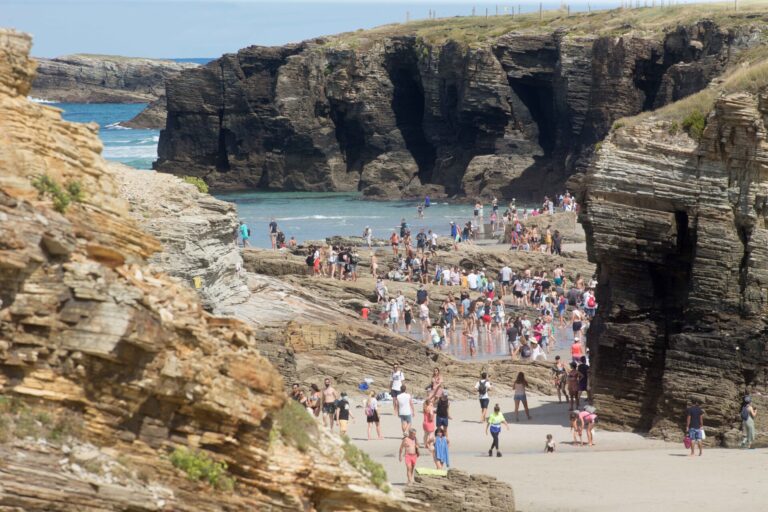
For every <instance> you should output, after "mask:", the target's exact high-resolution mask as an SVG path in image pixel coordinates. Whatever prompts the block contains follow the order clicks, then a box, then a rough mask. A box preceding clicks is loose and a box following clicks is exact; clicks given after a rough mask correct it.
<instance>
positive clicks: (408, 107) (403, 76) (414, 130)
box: [386, 52, 437, 183]
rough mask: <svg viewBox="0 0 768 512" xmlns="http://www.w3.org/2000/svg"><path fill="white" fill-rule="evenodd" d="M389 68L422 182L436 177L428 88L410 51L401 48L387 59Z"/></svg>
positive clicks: (400, 121)
mask: <svg viewBox="0 0 768 512" xmlns="http://www.w3.org/2000/svg"><path fill="white" fill-rule="evenodd" d="M386 67H387V72H388V73H389V79H390V81H391V82H392V86H393V87H394V91H393V93H392V111H393V112H394V114H395V122H396V124H397V128H398V129H399V130H400V134H401V135H402V136H403V140H404V141H405V147H406V148H407V149H408V151H409V152H410V153H411V156H413V159H414V160H415V161H416V165H417V166H418V168H419V179H420V180H421V182H422V183H430V182H431V181H432V171H433V169H434V167H435V159H436V157H437V153H436V151H435V147H434V146H433V145H432V144H431V143H430V141H429V139H428V138H427V135H426V133H424V126H423V122H424V89H423V88H422V85H421V78H420V75H419V70H418V67H417V64H416V60H415V56H413V55H412V54H411V53H410V52H408V53H406V52H399V53H397V54H393V55H391V56H390V57H389V58H388V59H387V66H386Z"/></svg>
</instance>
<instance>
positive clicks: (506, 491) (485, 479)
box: [405, 469, 515, 512]
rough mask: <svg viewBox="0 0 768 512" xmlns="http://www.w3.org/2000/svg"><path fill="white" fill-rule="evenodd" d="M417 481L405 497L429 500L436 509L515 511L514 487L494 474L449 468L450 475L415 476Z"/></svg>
mask: <svg viewBox="0 0 768 512" xmlns="http://www.w3.org/2000/svg"><path fill="white" fill-rule="evenodd" d="M415 481H416V482H415V483H414V484H413V485H409V486H408V487H407V488H406V490H405V494H406V496H409V497H411V498H414V499H417V500H419V501H423V502H425V503H429V504H430V506H431V508H432V509H433V510H461V511H462V512H485V511H487V510H498V511H499V512H515V494H514V493H513V492H512V487H510V486H509V484H506V483H504V482H499V481H498V480H496V479H495V478H493V477H491V476H486V475H470V474H468V473H465V472H463V471H459V470H457V469H449V470H448V475H447V476H444V477H442V476H425V475H416V477H415Z"/></svg>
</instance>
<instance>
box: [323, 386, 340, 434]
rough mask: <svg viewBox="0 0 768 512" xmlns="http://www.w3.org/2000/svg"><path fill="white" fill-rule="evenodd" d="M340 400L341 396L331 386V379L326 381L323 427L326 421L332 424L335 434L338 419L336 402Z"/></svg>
mask: <svg viewBox="0 0 768 512" xmlns="http://www.w3.org/2000/svg"><path fill="white" fill-rule="evenodd" d="M338 399H339V395H338V394H337V393H336V390H335V389H333V387H332V386H331V379H329V378H327V377H326V379H325V389H323V426H325V425H326V421H328V422H329V423H330V429H331V432H333V422H334V420H335V418H336V400H338Z"/></svg>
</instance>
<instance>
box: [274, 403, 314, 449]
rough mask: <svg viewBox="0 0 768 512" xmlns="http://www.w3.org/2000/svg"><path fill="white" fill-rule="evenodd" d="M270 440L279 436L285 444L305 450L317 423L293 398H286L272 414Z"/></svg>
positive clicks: (310, 441) (309, 443)
mask: <svg viewBox="0 0 768 512" xmlns="http://www.w3.org/2000/svg"><path fill="white" fill-rule="evenodd" d="M272 420H273V424H272V430H271V431H270V433H269V435H270V442H272V441H274V440H275V438H276V437H278V436H279V437H280V438H281V439H282V440H283V442H285V443H286V444H291V445H293V446H295V447H296V448H297V449H298V450H299V451H300V452H306V451H307V450H309V447H310V446H312V436H313V435H314V434H317V423H315V420H314V418H312V416H310V415H309V413H308V412H307V410H306V409H305V408H304V407H302V406H301V405H300V404H299V403H298V402H296V401H295V400H288V401H287V402H286V404H285V405H284V406H283V408H282V409H280V410H278V411H277V412H276V413H275V414H274V415H273V418H272Z"/></svg>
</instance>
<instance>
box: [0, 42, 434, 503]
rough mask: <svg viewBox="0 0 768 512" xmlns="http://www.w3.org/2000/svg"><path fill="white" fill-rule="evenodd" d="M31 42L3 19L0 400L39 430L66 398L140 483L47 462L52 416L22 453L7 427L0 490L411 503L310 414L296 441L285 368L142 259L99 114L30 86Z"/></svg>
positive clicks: (152, 498) (150, 242)
mask: <svg viewBox="0 0 768 512" xmlns="http://www.w3.org/2000/svg"><path fill="white" fill-rule="evenodd" d="M30 46H31V40H30V38H29V37H28V36H26V35H23V34H20V33H17V32H13V31H5V30H3V31H0V133H1V134H2V135H1V136H0V168H1V169H2V170H3V171H2V173H0V220H2V222H0V299H1V300H2V304H1V305H0V391H1V392H2V394H3V395H6V396H8V395H10V396H11V397H12V399H6V400H3V403H4V404H7V403H9V402H10V403H16V404H17V406H15V407H17V411H23V410H26V409H27V408H28V407H30V406H31V405H32V404H34V406H35V407H44V408H45V409H44V410H45V414H46V416H42V415H40V416H35V417H34V419H32V420H31V422H30V421H27V425H32V426H33V427H34V428H36V429H39V428H42V426H45V425H50V421H51V419H50V418H51V415H55V416H57V417H58V416H59V415H76V416H77V417H78V418H79V423H80V425H81V426H80V428H78V431H79V433H78V434H77V435H78V437H79V438H80V439H79V440H78V441H77V445H76V446H77V447H83V446H89V445H92V446H95V447H96V448H97V450H96V453H95V454H93V456H90V455H88V456H87V460H91V461H93V460H95V461H96V462H97V463H98V464H99V465H101V464H102V461H104V462H103V464H107V465H109V464H111V462H109V461H110V460H115V461H116V462H120V460H123V461H127V462H132V463H133V464H134V465H135V466H136V467H139V468H141V469H142V470H143V471H144V472H145V473H144V477H143V478H142V479H139V480H140V482H141V484H139V483H136V482H134V483H133V484H130V483H126V484H125V485H121V484H120V483H119V482H117V483H116V482H115V481H114V480H113V481H111V482H110V481H108V480H105V479H103V478H102V479H100V480H99V479H95V478H92V477H91V476H89V475H87V474H85V473H89V472H90V471H91V470H88V471H84V470H83V466H80V465H79V464H78V465H77V466H78V467H80V469H79V470H76V469H75V467H74V466H75V465H74V464H72V463H70V462H68V461H67V460H63V461H62V460H61V459H59V458H58V457H57V459H56V460H58V462H54V459H53V458H52V457H51V456H50V455H51V454H53V455H54V456H55V455H58V454H59V453H62V454H64V453H66V450H64V447H63V446H60V447H51V443H54V444H55V446H59V444H60V442H61V441H60V439H61V437H60V436H61V435H62V432H61V431H59V434H58V435H57V439H59V441H55V440H54V439H53V438H51V439H49V440H48V441H50V443H49V442H48V441H39V440H34V442H33V443H32V444H34V447H33V448H32V449H31V450H32V453H31V454H28V453H27V452H28V451H29V450H30V449H29V447H23V446H18V445H17V444H15V442H10V443H9V444H6V445H4V446H3V448H2V450H0V451H1V452H2V455H3V460H4V467H3V469H2V472H3V474H4V475H6V473H7V472H12V473H13V475H12V476H10V477H6V478H4V484H3V492H2V494H0V507H2V508H13V509H21V510H63V511H71V510H82V509H83V508H84V507H86V505H85V504H84V503H85V502H87V505H88V507H87V508H93V509H96V508H98V509H99V510H127V509H131V510H156V509H163V510H188V511H192V510H276V509H280V510H298V509H301V510H305V509H315V510H319V511H321V510H325V511H328V510H371V511H373V510H386V511H396V510H413V509H414V508H418V507H419V506H420V505H419V504H418V503H414V502H412V501H411V502H409V501H404V500H403V499H402V498H401V497H398V496H397V493H396V492H393V493H390V494H387V493H385V492H383V491H381V490H379V489H377V488H375V487H374V486H373V485H372V484H371V483H370V481H369V479H368V478H367V477H366V475H365V474H364V473H362V472H361V471H360V470H359V469H356V468H355V467H354V466H352V465H351V463H350V462H348V461H347V459H345V457H344V452H343V449H342V446H341V441H340V440H338V439H334V438H331V437H330V436H329V435H327V434H323V433H322V432H318V431H315V430H314V429H312V428H309V427H308V428H307V433H308V435H309V436H310V438H309V439H310V441H311V442H310V443H309V445H308V446H304V447H303V448H301V449H300V448H299V447H298V446H297V445H296V443H295V442H293V441H291V439H290V437H286V436H285V435H284V434H282V433H280V431H279V429H276V427H278V426H279V425H280V419H279V415H280V411H282V410H283V406H284V402H285V400H286V399H285V394H284V392H283V381H282V379H281V377H280V376H279V375H278V373H277V372H276V371H275V369H274V367H273V366H272V365H270V364H269V363H268V362H267V360H266V359H264V358H263V357H262V356H261V355H260V354H259V352H258V349H257V344H258V342H257V340H256V338H255V332H254V331H253V330H252V329H251V328H249V327H248V326H247V325H246V324H244V323H242V322H240V321H237V320H235V319H232V318H222V317H216V316H212V315H210V314H208V313H206V312H205V311H204V310H203V308H202V306H201V304H200V301H199V299H198V297H197V295H196V294H195V292H194V291H193V290H192V289H190V288H188V287H185V286H181V285H180V284H179V283H178V281H177V280H175V279H173V278H169V277H167V276H166V275H164V274H162V273H160V272H157V271H155V270H153V269H152V268H151V267H150V266H149V265H148V264H147V258H148V257H149V256H150V255H151V254H152V253H154V252H156V251H157V250H159V249H160V244H159V243H158V241H157V240H156V239H154V238H153V237H152V236H150V235H148V234H146V233H145V232H144V231H142V230H141V229H139V227H138V225H137V224H136V222H135V221H134V220H133V219H132V218H131V216H130V214H129V211H128V205H127V203H126V202H125V201H124V200H122V199H120V198H119V197H118V194H117V191H118V183H117V180H116V178H115V175H114V173H113V171H111V170H110V169H109V168H108V167H107V165H106V163H105V161H104V160H103V159H102V158H101V156H100V154H99V153H100V151H101V143H100V142H99V140H98V137H97V133H96V127H95V126H93V125H78V124H71V123H66V122H63V121H62V120H61V117H60V115H61V114H60V111H59V110H58V109H53V108H49V107H45V106H43V105H39V104H34V103H31V102H29V101H27V99H26V96H27V94H28V93H29V89H30V87H31V82H32V76H33V74H34V64H33V62H32V61H31V60H30V59H29V58H28V51H29V48H30ZM36 175H46V176H47V177H48V178H49V179H50V180H51V182H52V183H55V184H59V185H68V186H69V187H68V189H70V190H74V188H77V187H73V184H77V185H79V188H80V189H81V191H82V195H81V196H80V197H78V198H77V199H76V200H74V201H73V202H71V203H70V204H69V205H68V206H66V205H65V206H66V207H62V203H61V202H57V203H55V208H54V203H53V202H52V201H51V199H50V197H48V195H47V194H46V195H43V196H40V195H39V191H38V190H36V188H35V187H34V186H33V184H32V180H31V178H32V177H34V176H36ZM25 404H27V405H25ZM44 418H48V419H44ZM29 419H30V418H28V420H29ZM300 419H301V418H299V417H294V418H293V420H294V421H298V420H300ZM5 420H6V418H5V416H4V425H6V426H7V422H6V421H5ZM307 420H309V418H307ZM284 421H285V420H284ZM309 425H314V423H312V421H311V420H309ZM26 428H27V429H29V427H26ZM26 432H29V430H27V431H26ZM7 433H8V432H7V431H6V430H4V431H3V434H4V435H7ZM34 435H38V434H34ZM318 436H324V437H318ZM25 437H26V438H29V435H26V434H25ZM32 439H35V438H34V437H32ZM20 442H21V441H20ZM315 443H316V444H315ZM177 447H189V448H192V449H196V450H199V451H200V452H201V453H203V454H206V455H207V456H208V457H211V458H213V459H214V460H217V461H221V462H226V464H227V473H228V474H229V475H231V476H232V477H234V478H235V479H236V482H235V486H234V489H232V490H231V491H217V490H215V489H213V488H211V487H209V486H207V485H203V484H201V483H199V482H194V481H190V480H189V479H188V478H187V476H186V475H185V474H184V473H182V472H181V471H180V470H178V469H176V468H175V467H174V466H172V465H171V463H170V462H169V460H168V457H167V455H168V453H169V452H171V451H173V450H174V449H175V448H177ZM78 449H79V448H78ZM73 450H74V449H73V448H72V447H70V452H71V453H72V454H73V455H72V457H74V460H77V457H79V455H77V453H75V451H73ZM302 450H303V451H302ZM80 457H82V456H80ZM22 460H24V461H26V462H24V463H22V462H20V461H22ZM84 460H85V459H84ZM120 463H121V464H122V462H120ZM27 464H28V465H27ZM13 468H18V469H13ZM35 468H38V469H39V468H44V469H39V470H38V471H37V472H36V471H35ZM86 469H87V468H86ZM37 473H44V475H40V474H37ZM35 475H37V476H35ZM134 485H138V486H139V487H138V488H137V487H134ZM158 489H160V490H159V491H158ZM167 491H169V492H167ZM142 496H144V497H147V498H148V499H147V500H146V501H143V500H142V502H141V503H138V504H137V501H140V500H141V497H142ZM158 498H161V499H158Z"/></svg>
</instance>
